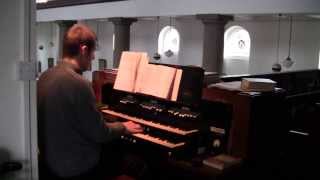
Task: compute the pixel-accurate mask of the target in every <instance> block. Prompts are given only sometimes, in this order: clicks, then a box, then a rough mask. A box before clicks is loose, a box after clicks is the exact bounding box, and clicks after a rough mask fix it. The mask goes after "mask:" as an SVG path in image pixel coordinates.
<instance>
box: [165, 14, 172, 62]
mask: <svg viewBox="0 0 320 180" xmlns="http://www.w3.org/2000/svg"><path fill="white" fill-rule="evenodd" d="M169 28H170V29H169V33H171V30H172V17H171V16H170V27H169ZM164 54H165V55H166V56H167V57H171V56H173V55H174V53H173V52H172V50H171V49H168V50H167V51H166V52H164Z"/></svg>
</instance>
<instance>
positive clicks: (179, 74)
mask: <svg viewBox="0 0 320 180" xmlns="http://www.w3.org/2000/svg"><path fill="white" fill-rule="evenodd" d="M181 78H182V69H177V71H176V74H175V79H174V83H173V88H172V94H171V100H172V101H177V98H178V94H179V88H180V82H181Z"/></svg>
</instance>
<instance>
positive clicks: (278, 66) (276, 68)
mask: <svg viewBox="0 0 320 180" xmlns="http://www.w3.org/2000/svg"><path fill="white" fill-rule="evenodd" d="M281 16H282V15H281V14H279V15H278V39H277V61H276V63H274V64H273V65H272V70H273V71H274V72H280V71H281V64H280V63H279V48H280V47H279V45H280V21H281Z"/></svg>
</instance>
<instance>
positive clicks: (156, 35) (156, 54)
mask: <svg viewBox="0 0 320 180" xmlns="http://www.w3.org/2000/svg"><path fill="white" fill-rule="evenodd" d="M159 21H160V17H159V16H157V30H156V33H155V39H156V40H157V39H158V35H159ZM153 59H154V60H160V59H161V55H160V54H159V52H158V50H157V52H155V53H154V54H153Z"/></svg>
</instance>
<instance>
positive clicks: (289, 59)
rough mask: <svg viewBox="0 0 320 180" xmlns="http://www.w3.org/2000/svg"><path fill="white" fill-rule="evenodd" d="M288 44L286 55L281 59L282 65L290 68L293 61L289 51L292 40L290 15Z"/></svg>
mask: <svg viewBox="0 0 320 180" xmlns="http://www.w3.org/2000/svg"><path fill="white" fill-rule="evenodd" d="M289 31H290V32H289V45H288V47H289V48H288V57H287V58H286V59H285V60H283V62H282V65H283V66H284V67H286V68H290V67H291V66H292V65H293V63H294V61H293V60H292V59H291V57H290V53H291V42H292V16H290V29H289Z"/></svg>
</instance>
